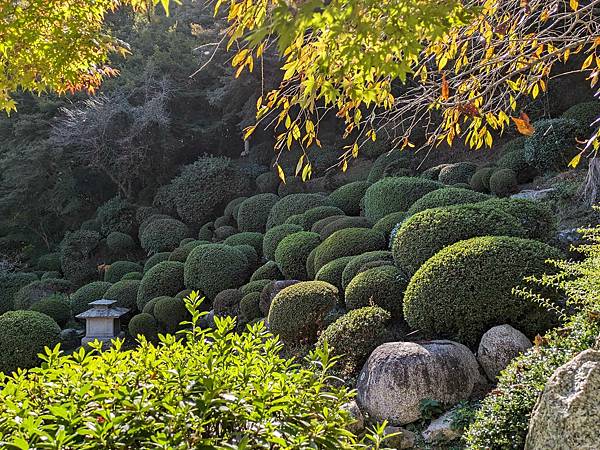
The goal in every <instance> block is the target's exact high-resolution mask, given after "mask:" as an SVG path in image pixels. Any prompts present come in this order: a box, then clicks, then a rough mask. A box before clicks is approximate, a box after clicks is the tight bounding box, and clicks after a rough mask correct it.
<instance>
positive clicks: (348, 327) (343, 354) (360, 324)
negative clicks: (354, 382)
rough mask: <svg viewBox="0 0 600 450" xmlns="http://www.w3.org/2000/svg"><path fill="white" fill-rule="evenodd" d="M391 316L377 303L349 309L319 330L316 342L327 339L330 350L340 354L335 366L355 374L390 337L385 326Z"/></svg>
mask: <svg viewBox="0 0 600 450" xmlns="http://www.w3.org/2000/svg"><path fill="white" fill-rule="evenodd" d="M390 318H391V316H390V313H389V312H387V311H386V310H384V309H382V308H379V307H378V306H367V307H365V308H359V309H355V310H353V311H349V312H348V313H346V314H344V315H343V316H341V317H340V318H339V319H337V320H336V321H335V322H333V323H332V324H331V325H329V326H328V327H327V328H326V329H325V331H323V333H321V335H320V336H319V342H318V345H319V346H323V344H324V342H327V345H328V346H329V350H330V351H331V354H332V355H333V356H337V357H338V358H339V360H338V362H337V364H336V369H337V370H339V371H340V372H341V373H342V374H345V375H349V376H351V375H356V374H357V373H358V371H359V370H360V369H361V368H362V366H363V365H364V363H365V362H366V361H367V359H368V358H369V355H371V353H372V352H373V350H375V349H376V348H377V347H379V346H380V345H381V344H383V343H384V342H386V341H387V340H388V339H389V335H390V333H389V332H388V330H387V329H386V326H387V324H388V323H389V321H390Z"/></svg>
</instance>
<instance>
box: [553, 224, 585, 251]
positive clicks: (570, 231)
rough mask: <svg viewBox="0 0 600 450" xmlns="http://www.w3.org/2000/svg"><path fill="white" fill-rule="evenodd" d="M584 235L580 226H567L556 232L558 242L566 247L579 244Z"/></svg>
mask: <svg viewBox="0 0 600 450" xmlns="http://www.w3.org/2000/svg"><path fill="white" fill-rule="evenodd" d="M582 237H583V236H582V235H581V233H580V232H579V228H566V229H564V230H560V231H558V232H557V233H556V239H557V240H558V242H559V243H560V244H561V245H562V246H565V247H567V248H568V247H570V246H571V245H575V244H578V243H579V242H581V240H582Z"/></svg>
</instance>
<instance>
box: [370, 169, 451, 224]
mask: <svg viewBox="0 0 600 450" xmlns="http://www.w3.org/2000/svg"><path fill="white" fill-rule="evenodd" d="M441 187H443V184H441V183H438V182H436V181H432V180H427V179H424V178H416V177H392V178H384V179H382V180H380V181H378V182H377V183H374V184H373V185H372V186H370V187H369V188H368V189H367V191H366V192H365V196H364V198H363V202H364V215H365V216H366V217H367V218H369V219H371V220H372V221H377V220H379V219H381V218H383V217H385V216H387V215H388V214H390V213H393V212H398V211H408V209H409V208H410V207H411V206H412V204H413V203H414V202H416V201H417V200H419V199H420V198H421V197H423V196H424V195H425V194H428V193H429V192H431V191H435V190H436V189H439V188H441Z"/></svg>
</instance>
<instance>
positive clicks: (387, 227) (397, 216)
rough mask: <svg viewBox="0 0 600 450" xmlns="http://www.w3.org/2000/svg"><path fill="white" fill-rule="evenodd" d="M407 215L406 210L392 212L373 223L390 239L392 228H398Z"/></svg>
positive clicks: (375, 228)
mask: <svg viewBox="0 0 600 450" xmlns="http://www.w3.org/2000/svg"><path fill="white" fill-rule="evenodd" d="M434 192H435V191H434ZM407 217H408V213H407V212H405V211H398V212H394V213H390V214H388V215H387V216H385V217H382V218H381V219H379V220H378V221H377V222H375V224H374V225H373V229H374V230H379V231H381V232H382V233H383V234H384V236H385V237H386V238H388V239H389V237H390V234H391V233H392V230H393V229H394V228H396V226H398V225H399V224H401V223H402V222H404V221H405V220H406V218H407Z"/></svg>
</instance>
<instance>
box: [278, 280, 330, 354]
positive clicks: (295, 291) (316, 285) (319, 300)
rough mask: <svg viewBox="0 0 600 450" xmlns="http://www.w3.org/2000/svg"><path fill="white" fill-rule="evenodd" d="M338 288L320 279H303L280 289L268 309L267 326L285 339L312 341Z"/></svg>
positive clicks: (314, 339) (284, 340)
mask: <svg viewBox="0 0 600 450" xmlns="http://www.w3.org/2000/svg"><path fill="white" fill-rule="evenodd" d="M337 298H338V290H337V288H336V287H335V286H333V285H331V284H329V283H325V282H323V281H305V282H301V283H296V284H293V285H291V286H288V287H286V288H285V289H283V290H282V291H280V292H279V293H278V294H277V295H276V296H275V298H274V299H273V302H272V303H271V307H270V309H269V317H268V322H269V329H270V331H271V332H272V333H273V334H275V335H279V337H280V338H281V339H282V341H283V342H286V343H312V342H315V341H316V339H317V333H318V331H319V330H321V329H322V328H323V319H324V317H325V315H326V314H327V313H328V312H329V311H330V310H331V309H333V307H334V306H335V305H336V303H337Z"/></svg>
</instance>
